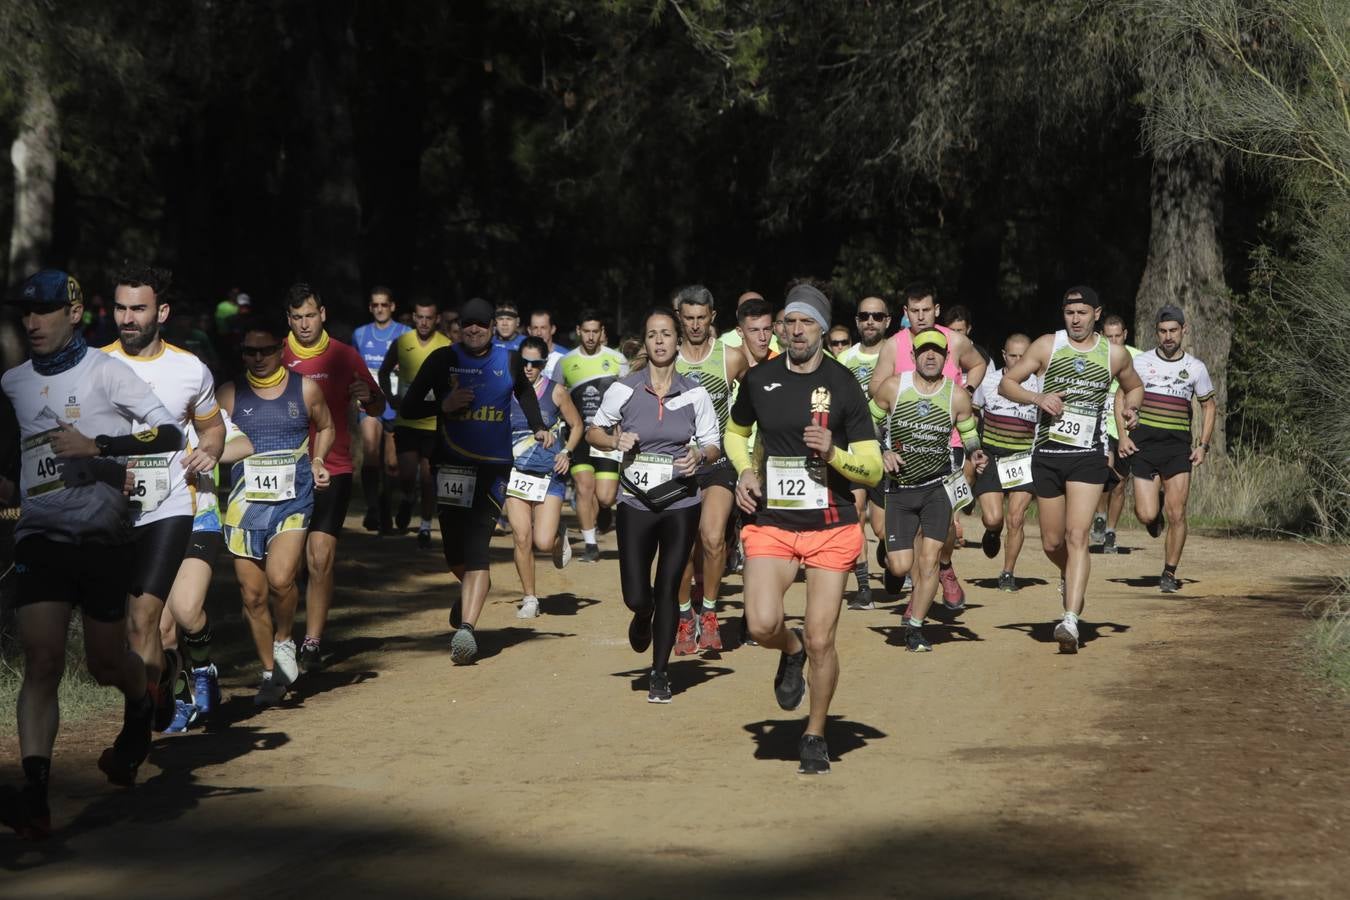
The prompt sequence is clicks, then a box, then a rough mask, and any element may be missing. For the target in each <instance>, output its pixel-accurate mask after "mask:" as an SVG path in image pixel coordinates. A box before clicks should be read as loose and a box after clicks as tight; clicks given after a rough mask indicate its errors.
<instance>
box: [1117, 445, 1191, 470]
mask: <svg viewBox="0 0 1350 900" xmlns="http://www.w3.org/2000/svg"><path fill="white" fill-rule="evenodd" d="M1137 446H1138V448H1139V449H1138V450H1137V451H1136V452H1135V453H1134V455H1132V456H1129V457H1127V458H1126V459H1125V465H1126V466H1128V467H1129V471H1130V473H1131V474H1133V475H1134V477H1135V478H1152V477H1153V476H1155V475H1161V476H1162V477H1163V478H1171V477H1172V476H1173V475H1180V474H1182V473H1183V472H1189V471H1190V470H1191V444H1190V442H1189V441H1168V440H1162V441H1143V442H1140V443H1139V444H1138V445H1137ZM1121 468H1122V469H1124V468H1125V467H1124V466H1122V467H1121Z"/></svg>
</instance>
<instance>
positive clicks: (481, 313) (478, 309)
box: [459, 297, 497, 326]
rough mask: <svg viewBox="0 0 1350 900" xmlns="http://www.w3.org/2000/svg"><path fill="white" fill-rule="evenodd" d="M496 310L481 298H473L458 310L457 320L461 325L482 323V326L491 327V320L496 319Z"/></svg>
mask: <svg viewBox="0 0 1350 900" xmlns="http://www.w3.org/2000/svg"><path fill="white" fill-rule="evenodd" d="M496 312H497V311H496V309H494V308H493V306H492V304H491V303H489V302H487V301H486V300H484V299H483V298H482V297H474V298H473V299H471V300H465V301H464V305H463V306H461V307H460V308H459V320H460V322H461V323H463V324H468V323H469V322H482V323H483V324H484V325H488V326H490V325H492V320H493V319H494V318H495V317H496Z"/></svg>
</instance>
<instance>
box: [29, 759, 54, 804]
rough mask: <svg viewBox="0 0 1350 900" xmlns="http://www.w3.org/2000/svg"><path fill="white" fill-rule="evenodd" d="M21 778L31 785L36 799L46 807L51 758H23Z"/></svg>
mask: <svg viewBox="0 0 1350 900" xmlns="http://www.w3.org/2000/svg"><path fill="white" fill-rule="evenodd" d="M23 777H24V778H25V779H27V780H28V783H29V784H30V785H32V787H33V791H34V792H35V793H36V794H37V796H38V799H40V800H41V801H42V805H43V807H44V808H45V807H46V806H47V785H48V784H49V783H50V782H51V778H52V758H51V757H50V756H25V757H24V758H23Z"/></svg>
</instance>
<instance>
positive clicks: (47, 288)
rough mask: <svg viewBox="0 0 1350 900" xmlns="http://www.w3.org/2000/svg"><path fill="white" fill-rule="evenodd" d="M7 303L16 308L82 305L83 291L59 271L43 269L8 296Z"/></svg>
mask: <svg viewBox="0 0 1350 900" xmlns="http://www.w3.org/2000/svg"><path fill="white" fill-rule="evenodd" d="M9 302H10V303H12V304H15V305H17V306H65V305H66V304H67V303H83V302H84V291H82V290H80V283H79V282H78V281H76V280H75V279H74V278H73V277H71V276H70V275H67V274H66V273H65V272H62V271H61V270H60V269H43V270H42V271H40V272H36V273H34V274H32V275H29V276H28V277H27V278H25V279H24V282H23V284H21V285H19V287H18V288H17V289H16V290H15V291H14V292H13V293H11V294H10V295H9Z"/></svg>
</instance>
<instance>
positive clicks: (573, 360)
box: [558, 346, 628, 425]
mask: <svg viewBox="0 0 1350 900" xmlns="http://www.w3.org/2000/svg"><path fill="white" fill-rule="evenodd" d="M558 368H559V370H561V372H562V381H563V387H564V388H565V389H566V390H567V392H568V393H569V394H571V395H572V403H573V405H574V406H576V408H577V412H579V413H580V414H581V421H582V422H583V423H584V424H586V425H589V424H591V419H593V418H595V412H596V410H598V409H599V408H600V401H601V399H603V398H604V396H605V391H606V390H608V389H609V386H610V385H611V384H613V383H614V382H616V381H618V380H619V379H620V378H622V377H623V376H624V375H627V374H628V360H626V359H624V358H623V354H622V353H620V352H619V351H618V350H615V349H613V348H612V347H604V346H602V347H600V348H599V349H598V350H596V351H595V353H593V354H586V353H584V352H582V349H581V348H580V347H576V348H574V349H573V350H572V351H571V352H569V353H568V354H567V355H566V356H564V357H563V358H562V361H561V362H560V363H558Z"/></svg>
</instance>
